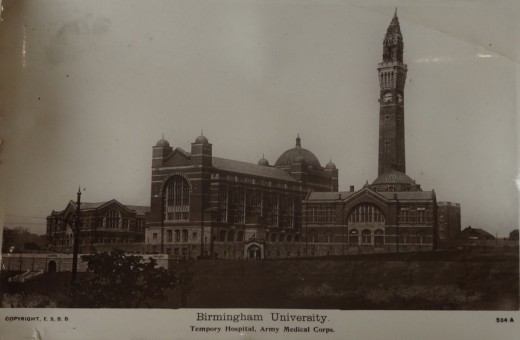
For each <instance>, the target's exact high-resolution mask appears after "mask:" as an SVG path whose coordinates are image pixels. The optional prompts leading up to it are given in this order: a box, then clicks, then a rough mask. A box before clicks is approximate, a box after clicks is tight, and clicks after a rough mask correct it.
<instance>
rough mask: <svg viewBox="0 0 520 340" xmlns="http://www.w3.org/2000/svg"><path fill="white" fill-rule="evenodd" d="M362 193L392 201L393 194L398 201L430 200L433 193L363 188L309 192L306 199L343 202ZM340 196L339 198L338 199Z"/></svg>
mask: <svg viewBox="0 0 520 340" xmlns="http://www.w3.org/2000/svg"><path fill="white" fill-rule="evenodd" d="M363 192H371V193H372V194H375V195H379V196H382V197H383V199H385V200H393V199H394V194H396V195H397V199H398V200H402V201H407V200H432V199H433V191H400V192H386V191H383V192H382V191H373V190H371V189H370V188H363V189H361V190H358V191H356V192H351V191H340V192H311V194H310V195H309V197H308V198H307V199H308V200H309V201H311V200H312V201H319V200H340V199H341V200H345V199H348V198H351V197H353V196H354V195H362V194H363ZM340 195H341V198H340Z"/></svg>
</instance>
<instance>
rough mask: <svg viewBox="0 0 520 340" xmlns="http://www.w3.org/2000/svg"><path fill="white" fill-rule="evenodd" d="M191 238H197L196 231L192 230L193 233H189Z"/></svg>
mask: <svg viewBox="0 0 520 340" xmlns="http://www.w3.org/2000/svg"><path fill="white" fill-rule="evenodd" d="M191 238H192V239H194V240H196V239H197V233H196V232H193V233H192V234H191Z"/></svg>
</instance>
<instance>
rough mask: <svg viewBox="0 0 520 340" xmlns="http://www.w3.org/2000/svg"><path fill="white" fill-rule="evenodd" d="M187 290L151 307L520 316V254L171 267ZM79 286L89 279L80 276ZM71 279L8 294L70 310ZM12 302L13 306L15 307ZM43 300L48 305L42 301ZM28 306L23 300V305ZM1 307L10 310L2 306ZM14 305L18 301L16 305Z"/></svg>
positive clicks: (46, 279)
mask: <svg viewBox="0 0 520 340" xmlns="http://www.w3.org/2000/svg"><path fill="white" fill-rule="evenodd" d="M172 267H173V270H174V271H176V272H184V273H189V276H191V277H192V279H191V282H190V283H189V284H185V285H183V286H182V287H177V288H176V289H173V290H171V291H168V292H167V296H168V298H167V299H164V300H161V301H150V305H149V306H151V307H156V308H179V307H189V308H203V307H205V308H305V309H306V308H312V309H353V310H356V309H379V310H395V309H399V310H410V309H412V310H518V309H519V268H518V251H514V252H508V253H504V252H486V253H476V252H462V251H457V252H430V253H407V254H377V255H376V254H374V255H368V254H365V255H357V256H348V257H343V258H312V259H298V260H296V259H286V260H263V261H224V260H218V261H211V260H204V261H194V262H189V263H176V264H172ZM80 274H81V275H80V279H81V278H83V279H84V278H85V277H86V275H89V274H87V273H80ZM69 278H70V274H69V273H53V274H51V273H49V274H45V275H43V277H41V278H39V279H37V280H34V281H32V282H28V283H25V284H23V285H20V286H18V287H13V286H12V285H11V286H10V285H8V286H5V275H3V279H2V281H3V282H2V283H3V285H2V291H3V292H4V293H5V292H7V293H8V294H7V297H8V298H9V299H11V300H12V296H13V294H12V293H15V292H21V291H24V292H25V296H26V297H31V296H32V297H34V296H37V297H38V299H39V300H38V301H40V302H41V307H44V306H45V299H47V300H48V301H47V302H49V303H50V305H49V306H51V307H55V306H57V307H67V306H68V305H70V301H68V296H67V294H66V293H65V292H66V291H67V289H68V280H69ZM11 300H10V301H11ZM42 300H43V301H42ZM20 303H22V304H23V303H24V301H22V302H20ZM2 304H3V305H4V306H5V307H8V305H6V304H7V301H6V299H5V296H4V299H3V301H2ZM11 304H12V302H11Z"/></svg>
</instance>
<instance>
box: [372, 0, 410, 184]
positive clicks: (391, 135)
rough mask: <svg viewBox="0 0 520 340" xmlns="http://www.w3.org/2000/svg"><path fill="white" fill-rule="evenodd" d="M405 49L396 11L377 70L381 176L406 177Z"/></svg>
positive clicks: (387, 32)
mask: <svg viewBox="0 0 520 340" xmlns="http://www.w3.org/2000/svg"><path fill="white" fill-rule="evenodd" d="M403 48H404V44H403V36H402V34H401V28H400V27H399V19H398V18H397V10H396V12H395V13H394V17H393V18H392V22H391V23H390V26H388V29H387V31H386V35H385V39H384V40H383V61H382V62H381V63H379V65H378V68H377V71H378V73H379V88H380V94H379V105H380V109H379V163H378V164H379V166H378V176H381V175H382V174H384V173H387V172H390V171H399V172H402V173H406V162H405V147H404V85H405V82H406V71H407V67H406V65H405V64H404V63H403Z"/></svg>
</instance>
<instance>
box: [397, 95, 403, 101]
mask: <svg viewBox="0 0 520 340" xmlns="http://www.w3.org/2000/svg"><path fill="white" fill-rule="evenodd" d="M397 102H398V103H402V102H403V96H402V95H401V94H400V93H398V94H397Z"/></svg>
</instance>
